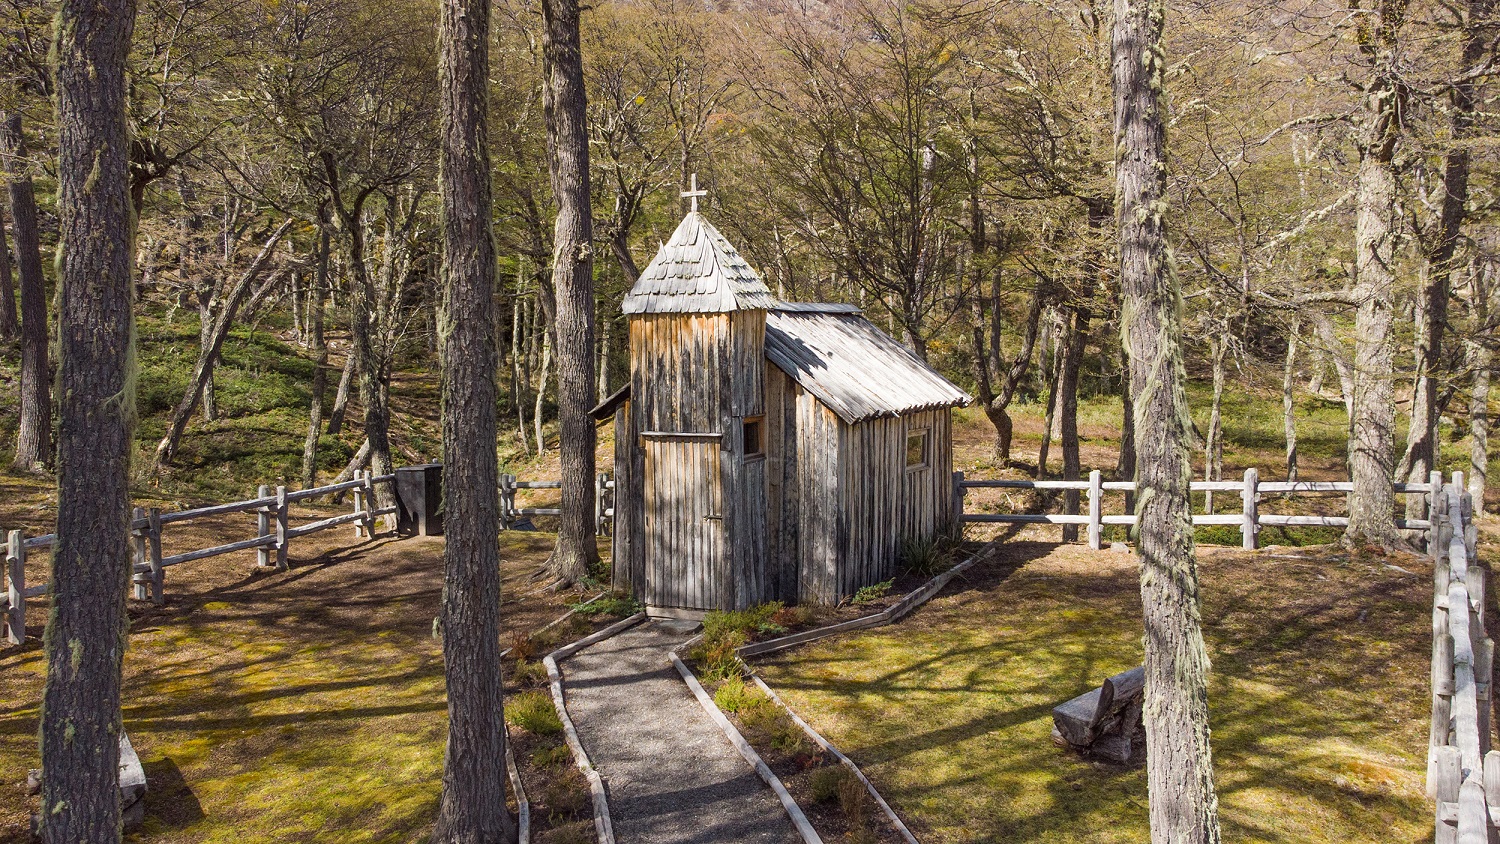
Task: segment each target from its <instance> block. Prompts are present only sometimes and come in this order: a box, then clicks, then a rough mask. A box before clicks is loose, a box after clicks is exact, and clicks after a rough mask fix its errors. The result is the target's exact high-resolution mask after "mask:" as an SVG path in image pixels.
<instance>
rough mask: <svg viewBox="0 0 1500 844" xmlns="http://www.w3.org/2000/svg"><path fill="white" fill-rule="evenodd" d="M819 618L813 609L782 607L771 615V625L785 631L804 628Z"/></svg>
mask: <svg viewBox="0 0 1500 844" xmlns="http://www.w3.org/2000/svg"><path fill="white" fill-rule="evenodd" d="M817 616H818V614H817V612H815V611H814V610H813V608H812V607H806V606H795V607H782V608H781V609H779V610H777V611H776V612H775V613H773V614H772V615H771V623H772V624H775V625H776V626H778V627H781V628H783V629H788V628H792V627H803V626H806V625H809V624H812V623H813V622H814V621H816V620H817Z"/></svg>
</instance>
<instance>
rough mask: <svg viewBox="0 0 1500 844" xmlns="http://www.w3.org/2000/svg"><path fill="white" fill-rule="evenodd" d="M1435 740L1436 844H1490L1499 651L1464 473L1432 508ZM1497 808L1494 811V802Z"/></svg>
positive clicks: (1431, 777) (1498, 783) (1499, 762)
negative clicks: (1488, 619) (1487, 614)
mask: <svg viewBox="0 0 1500 844" xmlns="http://www.w3.org/2000/svg"><path fill="white" fill-rule="evenodd" d="M1432 521H1433V522H1434V523H1435V524H1436V526H1437V527H1436V529H1435V530H1434V531H1433V539H1434V541H1433V543H1432V546H1431V549H1432V556H1433V567H1432V573H1433V578H1432V580H1433V590H1432V591H1433V601H1432V735H1431V740H1430V742H1429V747H1428V754H1427V795H1428V796H1429V797H1431V798H1433V799H1434V800H1436V801H1437V821H1436V832H1435V834H1434V837H1433V841H1434V844H1454V842H1457V844H1488V842H1489V841H1492V840H1494V837H1493V836H1495V834H1496V832H1497V826H1496V824H1495V820H1494V817H1493V815H1492V813H1495V812H1500V751H1493V750H1491V749H1490V683H1491V680H1492V679H1493V674H1494V661H1495V643H1494V642H1493V641H1491V639H1490V638H1489V636H1488V635H1487V634H1486V633H1485V628H1484V598H1485V587H1486V581H1487V579H1488V578H1487V575H1488V574H1489V570H1488V569H1487V568H1485V567H1484V566H1481V565H1479V558H1478V556H1477V554H1476V552H1475V547H1476V545H1477V540H1478V536H1477V533H1476V531H1475V526H1474V503H1473V499H1471V498H1470V497H1469V493H1468V492H1466V491H1465V490H1464V477H1463V473H1462V472H1455V473H1453V483H1451V484H1448V485H1447V486H1445V487H1443V488H1442V490H1441V493H1440V494H1439V495H1438V496H1437V500H1436V502H1435V503H1434V507H1433V513H1432ZM1491 796H1494V797H1495V798H1496V803H1495V804H1493V805H1492V804H1491V803H1490V797H1491Z"/></svg>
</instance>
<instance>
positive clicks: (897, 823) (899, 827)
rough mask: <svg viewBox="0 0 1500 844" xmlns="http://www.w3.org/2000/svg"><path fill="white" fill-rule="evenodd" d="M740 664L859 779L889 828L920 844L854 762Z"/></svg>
mask: <svg viewBox="0 0 1500 844" xmlns="http://www.w3.org/2000/svg"><path fill="white" fill-rule="evenodd" d="M740 664H741V665H744V666H745V669H746V671H747V672H748V673H749V675H750V679H751V680H754V681H755V685H757V686H759V687H760V690H761V691H763V692H765V693H766V695H767V696H768V697H770V698H771V700H773V701H775V702H776V705H777V706H780V707H781V708H782V709H783V710H785V711H786V714H788V715H790V716H792V720H793V721H794V722H796V724H797V726H799V727H801V728H802V732H804V733H807V736H808V738H810V739H812V740H813V741H814V742H815V743H817V745H818V746H819V747H821V748H823V749H824V750H826V751H828V752H829V753H832V754H833V755H834V757H836V758H837V759H838V760H839V761H840V762H842V763H843V764H844V767H846V768H848V769H849V770H851V771H853V772H854V775H855V776H856V777H858V778H859V781H860V782H862V783H864V784H865V790H867V791H869V792H870V796H871V797H873V798H875V804H876V805H877V806H879V807H880V810H881V811H882V812H885V816H886V817H887V818H888V819H889V820H890V822H891V826H893V827H895V829H896V832H897V833H899V834H900V835H901V837H902V838H903V839H905V840H906V842H907V844H920V842H918V841H917V837H916V836H915V835H912V834H911V830H910V829H907V828H906V824H905V823H903V822H902V820H901V818H900V816H898V815H897V814H896V810H895V809H892V808H891V804H889V803H887V802H885V798H884V797H882V796H880V792H879V791H878V790H876V788H875V784H874V783H872V782H870V778H869V777H867V776H865V772H864V771H861V770H860V769H859V766H858V765H856V764H854V760H853V759H850V758H849V757H848V756H845V755H844V754H843V753H842V752H841V751H840V750H839V749H838V748H837V747H834V746H833V744H832V743H831V742H829V741H828V739H825V738H823V736H821V735H819V734H818V731H817V730H814V729H813V728H812V726H811V725H809V724H808V723H807V722H806V721H804V720H802V718H801V716H799V715H798V714H797V713H796V712H794V711H793V710H792V708H791V707H790V706H787V704H786V701H784V700H782V699H781V696H780V695H778V694H776V692H774V691H772V690H771V687H770V686H768V685H766V682H765V681H764V680H762V679H761V678H760V675H758V674H756V673H755V671H754V670H752V669H751V668H750V666H748V665H745V664H744V662H743V661H741V663H740Z"/></svg>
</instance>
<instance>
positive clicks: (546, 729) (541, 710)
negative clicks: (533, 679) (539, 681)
mask: <svg viewBox="0 0 1500 844" xmlns="http://www.w3.org/2000/svg"><path fill="white" fill-rule="evenodd" d="M505 720H506V722H507V723H509V724H510V725H511V726H513V727H518V728H520V729H522V730H525V731H526V732H528V733H531V734H532V735H534V736H552V735H557V734H558V733H560V732H562V728H563V726H562V719H560V718H558V717H557V709H556V708H555V707H553V705H552V696H551V695H550V694H548V693H547V692H545V691H540V690H538V691H530V692H522V693H520V694H518V695H516V696H514V697H512V698H511V699H510V700H508V701H506V702H505Z"/></svg>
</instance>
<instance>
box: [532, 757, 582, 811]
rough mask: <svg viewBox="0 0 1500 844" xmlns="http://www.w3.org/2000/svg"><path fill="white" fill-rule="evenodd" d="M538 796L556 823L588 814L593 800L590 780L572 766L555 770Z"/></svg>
mask: <svg viewBox="0 0 1500 844" xmlns="http://www.w3.org/2000/svg"><path fill="white" fill-rule="evenodd" d="M537 796H538V798H539V799H540V800H541V803H542V805H543V806H546V807H547V817H549V818H551V819H552V820H554V821H555V820H558V819H559V818H571V817H574V816H577V815H581V814H584V813H585V812H588V811H589V802H590V800H591V797H590V795H589V783H588V780H586V779H584V777H583V772H582V771H580V770H578V769H577V768H576V767H574V766H572V765H568V766H567V767H563V768H556V769H554V770H553V772H552V776H550V777H548V778H547V781H546V782H545V783H543V784H542V790H541V793H540V794H539V795H537Z"/></svg>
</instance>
